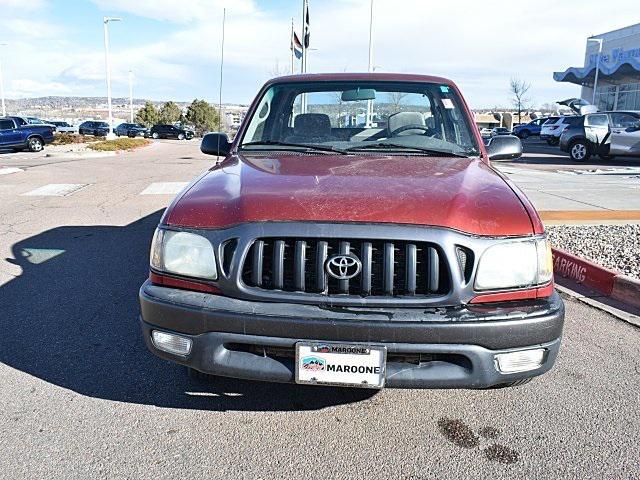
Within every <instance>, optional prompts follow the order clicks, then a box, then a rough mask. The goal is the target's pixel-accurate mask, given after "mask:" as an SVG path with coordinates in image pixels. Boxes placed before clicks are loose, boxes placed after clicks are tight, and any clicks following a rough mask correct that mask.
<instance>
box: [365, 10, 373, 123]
mask: <svg viewBox="0 0 640 480" xmlns="http://www.w3.org/2000/svg"><path fill="white" fill-rule="evenodd" d="M373 68H374V67H373V0H371V8H370V10H369V67H368V69H367V70H368V72H369V73H371V72H372V71H373ZM372 124H373V101H372V100H367V119H366V121H365V126H367V127H370V126H371V125H372Z"/></svg>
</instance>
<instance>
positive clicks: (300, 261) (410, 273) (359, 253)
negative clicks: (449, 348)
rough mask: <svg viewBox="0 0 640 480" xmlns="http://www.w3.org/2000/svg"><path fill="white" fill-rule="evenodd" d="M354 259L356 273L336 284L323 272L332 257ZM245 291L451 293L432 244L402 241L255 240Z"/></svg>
mask: <svg viewBox="0 0 640 480" xmlns="http://www.w3.org/2000/svg"><path fill="white" fill-rule="evenodd" d="M336 254H342V255H349V256H355V257H357V259H358V260H359V261H360V263H361V265H362V266H361V271H360V273H358V274H357V275H356V276H355V277H353V278H351V279H349V280H339V279H337V278H334V277H332V276H331V275H329V274H328V273H327V271H326V268H325V265H326V262H327V259H330V258H331V257H332V255H336ZM242 279H243V282H244V283H245V284H246V285H247V286H250V287H255V288H260V289H263V290H279V291H285V292H305V293H314V294H324V295H358V296H363V297H369V296H378V297H391V296H430V297H431V296H439V295H444V294H447V293H448V292H449V291H450V289H451V278H450V275H449V268H448V265H447V262H446V258H445V255H444V254H443V251H442V249H440V247H439V246H438V245H436V244H433V243H429V242H412V241H406V240H399V241H394V240H369V239H366V240H363V239H335V238H326V239H324V238H323V239H317V238H296V237H285V238H260V239H257V240H255V241H254V242H253V244H252V245H251V247H250V249H249V252H248V254H247V256H246V259H245V261H244V265H243V267H242Z"/></svg>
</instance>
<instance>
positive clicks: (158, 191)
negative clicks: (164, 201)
mask: <svg viewBox="0 0 640 480" xmlns="http://www.w3.org/2000/svg"><path fill="white" fill-rule="evenodd" d="M187 185H189V182H158V183H152V184H151V185H149V186H148V187H147V188H145V189H144V190H143V191H142V192H140V195H176V194H178V193H180V191H181V190H182V189H183V188H184V187H186V186H187Z"/></svg>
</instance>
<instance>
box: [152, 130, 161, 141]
mask: <svg viewBox="0 0 640 480" xmlns="http://www.w3.org/2000/svg"><path fill="white" fill-rule="evenodd" d="M151 136H152V137H153V138H155V139H156V140H157V139H158V138H160V135H158V132H153V134H152V135H151Z"/></svg>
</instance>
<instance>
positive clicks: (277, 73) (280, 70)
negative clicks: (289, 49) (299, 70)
mask: <svg viewBox="0 0 640 480" xmlns="http://www.w3.org/2000/svg"><path fill="white" fill-rule="evenodd" d="M268 73H269V75H270V76H271V77H282V76H283V75H289V74H290V73H291V72H290V71H289V69H288V68H286V67H281V66H280V62H279V61H278V59H277V58H276V59H275V61H274V62H273V66H272V67H271V69H270V70H269V72H268Z"/></svg>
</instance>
